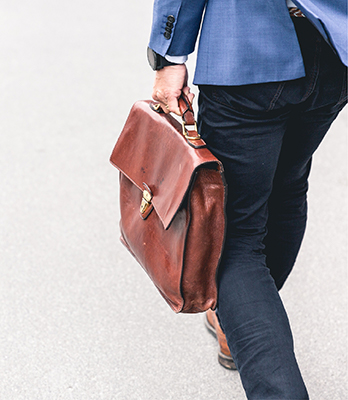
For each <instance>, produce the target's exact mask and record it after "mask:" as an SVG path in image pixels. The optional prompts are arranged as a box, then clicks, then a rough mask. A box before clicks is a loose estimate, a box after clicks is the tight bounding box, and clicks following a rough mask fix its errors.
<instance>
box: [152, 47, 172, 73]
mask: <svg viewBox="0 0 348 400" xmlns="http://www.w3.org/2000/svg"><path fill="white" fill-rule="evenodd" d="M147 59H148V61H149V64H150V66H151V68H152V69H153V70H154V71H158V70H159V69H162V68H164V67H168V66H169V65H178V64H177V63H173V62H171V61H168V60H167V59H166V58H165V57H163V56H161V55H160V54H158V53H156V52H155V51H154V50H152V49H150V47H148V48H147Z"/></svg>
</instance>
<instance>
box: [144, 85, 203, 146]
mask: <svg viewBox="0 0 348 400" xmlns="http://www.w3.org/2000/svg"><path fill="white" fill-rule="evenodd" d="M178 103H179V109H180V113H181V118H182V134H183V136H184V137H185V139H186V140H187V143H188V144H189V145H190V146H192V147H194V148H195V149H200V148H202V147H206V143H205V142H204V140H203V139H201V135H200V134H199V133H198V128H197V123H196V120H195V115H194V111H193V108H192V104H191V102H190V100H189V98H188V97H187V96H186V95H185V93H184V92H181V95H180V97H179V99H178ZM150 107H151V108H152V109H153V110H154V111H156V112H158V113H163V110H162V108H161V106H160V104H152V103H150Z"/></svg>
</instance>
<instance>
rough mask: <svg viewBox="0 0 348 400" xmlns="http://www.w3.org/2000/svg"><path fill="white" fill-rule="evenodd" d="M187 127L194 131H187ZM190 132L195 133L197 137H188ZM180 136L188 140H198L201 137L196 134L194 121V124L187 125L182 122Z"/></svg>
mask: <svg viewBox="0 0 348 400" xmlns="http://www.w3.org/2000/svg"><path fill="white" fill-rule="evenodd" d="M188 126H191V127H194V129H191V130H188V129H187V127H188ZM190 132H196V133H197V135H198V136H190ZM182 134H183V135H184V136H185V138H186V139H188V140H199V139H200V138H201V135H200V134H199V133H198V128H197V122H196V121H195V123H194V124H187V123H186V122H185V121H182Z"/></svg>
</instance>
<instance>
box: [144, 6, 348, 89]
mask: <svg viewBox="0 0 348 400" xmlns="http://www.w3.org/2000/svg"><path fill="white" fill-rule="evenodd" d="M293 2H294V3H296V5H298V7H299V8H300V9H301V10H302V12H303V13H304V14H305V15H306V16H307V17H308V18H309V19H310V20H311V22H313V23H314V24H315V26H316V27H317V28H318V29H319V31H320V32H321V33H322V35H323V36H324V37H325V38H326V39H327V40H328V41H329V42H330V43H331V45H332V47H333V48H334V49H335V50H336V52H337V53H338V55H339V57H340V58H341V60H342V61H343V63H345V64H346V65H347V2H346V0H293ZM204 11H205V12H204ZM203 15H204V17H203ZM170 16H171V17H170ZM168 17H169V18H168ZM202 18H203V21H202ZM201 25H202V27H201V35H200V40H199V48H198V54H197V64H196V71H195V77H194V83H195V84H211V85H243V84H250V83H261V82H272V81H283V80H290V79H297V78H300V77H303V76H304V75H305V71H304V66H303V61H302V56H301V51H300V46H299V43H298V40H297V36H296V32H295V29H294V25H293V23H292V21H291V18H290V16H289V12H288V9H287V5H286V0H155V3H154V12H153V24H152V31H151V38H150V43H149V46H150V47H151V48H152V49H153V50H155V51H156V52H157V53H159V54H161V55H163V56H164V55H166V54H167V55H172V56H178V55H188V54H190V53H192V52H193V51H194V48H195V43H196V40H197V36H198V32H199V28H200V26H201Z"/></svg>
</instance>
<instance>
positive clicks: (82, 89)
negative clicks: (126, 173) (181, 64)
mask: <svg viewBox="0 0 348 400" xmlns="http://www.w3.org/2000/svg"><path fill="white" fill-rule="evenodd" d="M151 8H152V2H150V1H144V0H142V1H140V0H132V1H128V2H120V1H115V0H114V1H110V0H104V1H103V2H97V1H95V0H85V1H81V0H70V1H67V0H61V1H59V2H57V1H52V0H46V1H43V0H33V1H31V2H23V1H19V0H12V1H11V2H5V1H1V12H0V38H1V39H0V182H1V186H0V323H1V325H0V326H1V329H0V399H1V400H43V399H44V400H46V399H47V400H80V399H81V400H97V399H98V400H99V399H100V400H112V399H120V400H179V399H185V400H186V399H187V400H193V399H199V400H209V399H211V400H217V399H218V400H225V399H226V400H227V399H235V400H239V399H245V395H244V392H243V389H242V386H241V383H240V379H239V376H238V373H237V372H230V371H227V370H225V369H223V368H222V367H220V365H218V363H217V344H216V342H215V341H214V339H213V338H212V337H211V336H210V335H209V334H208V333H207V331H206V329H205V328H204V326H203V319H204V316H203V315H201V314H199V315H176V314H175V313H173V312H172V311H171V310H170V308H169V307H168V306H167V304H165V302H164V301H163V300H162V298H161V296H160V295H159V294H158V293H157V291H156V289H155V288H154V286H153V285H152V283H151V282H150V280H149V279H148V277H147V276H146V275H145V273H144V272H143V271H142V269H141V267H140V266H139V265H138V264H137V263H136V262H135V261H134V260H133V258H132V257H131V256H130V255H129V254H128V252H127V251H126V250H125V249H124V248H123V246H122V245H121V244H120V242H119V231H118V220H119V212H118V186H117V185H118V174H117V172H116V170H115V169H114V168H113V167H112V166H111V165H110V164H109V161H108V159H109V156H110V153H111V150H112V148H113V146H114V144H115V142H116V139H117V136H118V134H119V133H120V131H121V129H122V126H123V124H124V121H125V119H126V117H127V114H128V112H129V109H130V107H131V105H132V104H133V103H134V102H135V101H136V100H138V99H147V98H150V96H151V89H152V81H153V72H152V71H151V70H150V68H149V67H148V65H147V60H146V46H147V42H148V38H149V32H150V25H151ZM193 65H194V57H191V58H190V61H189V66H190V71H191V75H192V72H193ZM309 206H310V211H309V222H308V229H307V233H306V237H305V240H304V243H303V247H302V251H301V254H300V256H299V258H298V260H297V263H296V266H295V270H294V272H293V274H292V275H291V277H290V278H289V280H288V282H287V284H286V286H285V287H284V289H283V290H282V293H281V295H282V298H283V300H284V303H285V306H286V309H287V311H288V314H289V317H290V320H291V325H292V329H293V333H294V337H295V348H296V354H297V358H298V362H299V364H300V367H301V370H302V374H303V376H304V379H305V381H306V384H307V387H308V390H309V392H310V394H311V398H312V399H315V400H344V399H347V398H348V390H347V322H348V315H347V110H345V111H344V112H343V113H342V114H341V115H340V117H339V118H338V119H337V121H336V122H335V123H334V125H333V126H332V129H331V130H330V132H329V134H328V136H327V137H326V139H325V140H324V143H323V144H322V146H321V148H320V149H319V150H318V152H317V153H316V155H315V158H314V165H313V172H312V175H311V180H310V192H309Z"/></svg>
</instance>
